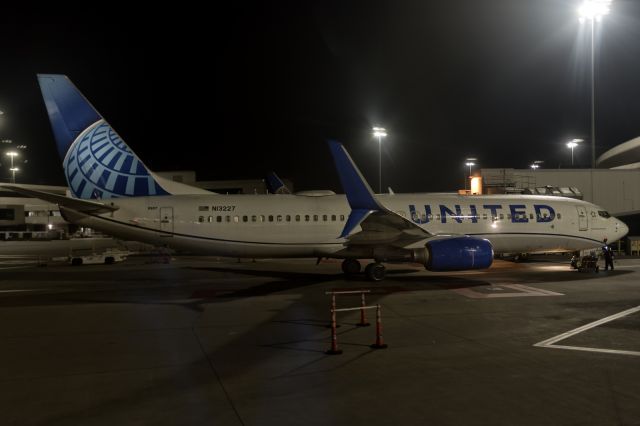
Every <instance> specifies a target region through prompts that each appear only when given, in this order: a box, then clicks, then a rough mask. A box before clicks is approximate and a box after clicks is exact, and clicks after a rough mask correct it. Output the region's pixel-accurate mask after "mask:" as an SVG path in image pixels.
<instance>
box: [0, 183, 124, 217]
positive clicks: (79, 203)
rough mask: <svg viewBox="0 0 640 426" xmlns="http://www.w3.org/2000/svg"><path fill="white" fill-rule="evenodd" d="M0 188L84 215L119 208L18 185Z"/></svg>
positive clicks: (111, 204) (0, 186) (1, 186)
mask: <svg viewBox="0 0 640 426" xmlns="http://www.w3.org/2000/svg"><path fill="white" fill-rule="evenodd" d="M0 188H5V189H9V190H11V191H14V192H17V193H18V194H22V195H26V196H28V197H33V198H38V199H40V200H44V201H48V202H50V203H53V204H57V205H59V206H63V207H68V208H70V209H72V210H75V211H79V212H84V213H96V214H99V213H109V212H113V211H116V210H118V208H119V207H117V206H114V205H113V203H110V204H109V205H107V204H103V203H99V202H96V201H89V200H80V199H78V198H71V197H65V196H64V195H58V194H52V193H50V192H44V191H36V190H33V189H26V188H23V187H20V186H17V185H0Z"/></svg>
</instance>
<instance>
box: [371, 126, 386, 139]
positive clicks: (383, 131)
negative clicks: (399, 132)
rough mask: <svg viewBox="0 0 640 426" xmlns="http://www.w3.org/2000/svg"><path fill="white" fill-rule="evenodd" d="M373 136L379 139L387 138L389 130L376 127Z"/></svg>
mask: <svg viewBox="0 0 640 426" xmlns="http://www.w3.org/2000/svg"><path fill="white" fill-rule="evenodd" d="M373 136H375V137H377V138H384V137H386V136H387V129H385V128H384V127H374V128H373Z"/></svg>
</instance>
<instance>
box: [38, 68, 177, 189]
mask: <svg viewBox="0 0 640 426" xmlns="http://www.w3.org/2000/svg"><path fill="white" fill-rule="evenodd" d="M38 83H39V84H40V90H41V91H42V97H43V98H44V102H45V106H46V107H47V112H48V114H49V121H50V122H51V127H52V129H53V134H54V136H55V139H56V144H57V146H58V152H59V154H60V157H61V158H62V159H63V166H64V171H65V177H66V178H67V183H68V184H69V189H70V191H71V193H72V194H73V196H74V197H76V198H82V199H92V198H93V199H106V198H117V197H140V196H149V195H168V194H169V193H168V192H167V191H165V189H163V188H162V187H161V186H160V184H159V183H158V182H157V180H156V179H155V177H154V176H153V174H152V173H151V172H150V171H149V169H147V167H146V166H145V165H144V164H143V163H142V161H140V159H139V158H138V157H137V156H136V155H135V154H134V153H133V151H131V149H129V147H128V146H127V144H125V143H124V141H123V140H122V139H121V138H120V136H118V134H117V133H116V132H115V131H114V130H113V128H111V126H110V125H109V123H107V122H106V121H105V120H104V118H102V116H101V115H100V114H99V113H98V111H96V110H95V108H94V107H93V106H92V105H91V103H89V101H88V100H87V99H86V98H85V97H84V96H83V95H82V93H80V91H79V90H78V89H77V88H76V87H75V86H74V84H73V83H72V82H71V80H69V78H68V77H67V76H65V75H58V74H39V75H38Z"/></svg>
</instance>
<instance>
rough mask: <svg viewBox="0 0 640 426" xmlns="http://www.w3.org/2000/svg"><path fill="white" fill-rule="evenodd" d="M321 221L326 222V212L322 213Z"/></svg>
mask: <svg viewBox="0 0 640 426" xmlns="http://www.w3.org/2000/svg"><path fill="white" fill-rule="evenodd" d="M322 221H323V222H326V221H327V215H326V214H323V215H322Z"/></svg>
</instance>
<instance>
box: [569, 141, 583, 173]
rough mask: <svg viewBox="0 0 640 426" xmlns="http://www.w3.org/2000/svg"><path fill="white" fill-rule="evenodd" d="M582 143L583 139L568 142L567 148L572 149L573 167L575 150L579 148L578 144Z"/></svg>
mask: <svg viewBox="0 0 640 426" xmlns="http://www.w3.org/2000/svg"><path fill="white" fill-rule="evenodd" d="M582 141H583V140H582V139H571V140H570V141H569V142H567V147H568V148H571V167H573V148H575V147H576V146H578V143H580V142H582Z"/></svg>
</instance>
